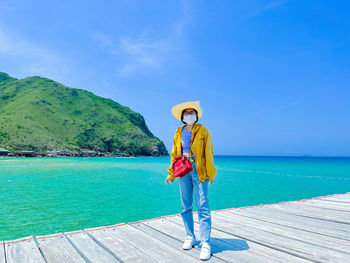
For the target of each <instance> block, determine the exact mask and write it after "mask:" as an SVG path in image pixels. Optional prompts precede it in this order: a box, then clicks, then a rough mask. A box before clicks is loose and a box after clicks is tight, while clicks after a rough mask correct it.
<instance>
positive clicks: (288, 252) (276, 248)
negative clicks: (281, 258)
mask: <svg viewBox="0 0 350 263" xmlns="http://www.w3.org/2000/svg"><path fill="white" fill-rule="evenodd" d="M195 223H197V222H195ZM197 224H198V223H197ZM212 228H214V229H216V230H217V231H221V232H224V233H226V234H229V235H231V236H235V237H239V238H241V239H244V240H249V241H250V242H253V243H256V244H259V245H262V246H265V247H268V248H271V249H274V250H277V251H280V252H283V253H286V254H289V255H292V256H295V257H298V258H302V259H305V260H308V261H311V262H316V263H320V262H319V261H316V260H313V259H310V258H307V257H305V256H302V255H299V254H295V253H293V252H291V251H288V250H284V249H283V248H278V247H274V246H271V245H268V244H265V243H262V242H260V241H257V240H253V239H250V238H246V237H243V236H241V235H237V234H232V233H230V232H227V231H226V230H222V229H219V228H216V227H212Z"/></svg>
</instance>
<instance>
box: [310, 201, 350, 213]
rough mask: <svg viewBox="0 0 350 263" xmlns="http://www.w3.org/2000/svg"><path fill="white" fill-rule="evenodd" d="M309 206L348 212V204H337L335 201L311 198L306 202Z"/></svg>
mask: <svg viewBox="0 0 350 263" xmlns="http://www.w3.org/2000/svg"><path fill="white" fill-rule="evenodd" d="M307 203H308V204H309V205H311V206H315V207H323V208H326V209H331V210H339V211H341V212H348V213H350V204H345V205H343V204H340V205H339V204H337V203H335V202H329V201H324V200H323V201H319V200H313V201H310V202H307Z"/></svg>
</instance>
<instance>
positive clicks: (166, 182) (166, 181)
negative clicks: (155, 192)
mask: <svg viewBox="0 0 350 263" xmlns="http://www.w3.org/2000/svg"><path fill="white" fill-rule="evenodd" d="M169 181H170V182H172V183H173V182H174V180H170V178H167V179H166V180H165V182H164V183H165V184H169Z"/></svg>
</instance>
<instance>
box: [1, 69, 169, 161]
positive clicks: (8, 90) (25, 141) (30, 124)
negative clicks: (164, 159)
mask: <svg viewBox="0 0 350 263" xmlns="http://www.w3.org/2000/svg"><path fill="white" fill-rule="evenodd" d="M0 147H2V148H6V149H8V150H10V151H19V150H31V151H36V152H45V151H60V150H61V151H79V150H93V151H101V152H111V153H124V154H127V155H152V156H158V155H168V152H167V150H166V148H165V146H164V143H163V142H162V141H161V140H160V139H159V138H157V137H155V136H154V135H153V134H152V133H151V131H150V130H149V129H148V128H147V126H146V123H145V120H144V118H143V116H142V115H141V114H139V113H136V112H134V111H132V110H131V109H130V108H128V107H126V106H122V105H120V104H119V103H117V102H115V101H113V100H111V99H107V98H102V97H99V96H97V95H94V94H93V93H91V92H89V91H86V90H83V89H74V88H69V87H66V86H64V85H62V84H60V83H57V82H55V81H53V80H50V79H47V78H42V77H37V76H35V77H28V78H24V79H15V78H12V77H10V76H9V75H8V74H6V73H3V72H0Z"/></svg>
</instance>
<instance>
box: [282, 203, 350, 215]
mask: <svg viewBox="0 0 350 263" xmlns="http://www.w3.org/2000/svg"><path fill="white" fill-rule="evenodd" d="M282 206H283V207H286V208H289V207H292V208H297V209H302V210H307V211H311V212H313V211H316V212H320V213H324V214H329V215H331V216H334V217H337V218H338V219H341V218H343V217H349V216H350V213H349V212H347V211H341V210H339V209H337V210H335V209H328V208H326V207H325V206H315V205H313V204H312V203H310V202H299V203H290V204H288V205H282Z"/></svg>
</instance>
